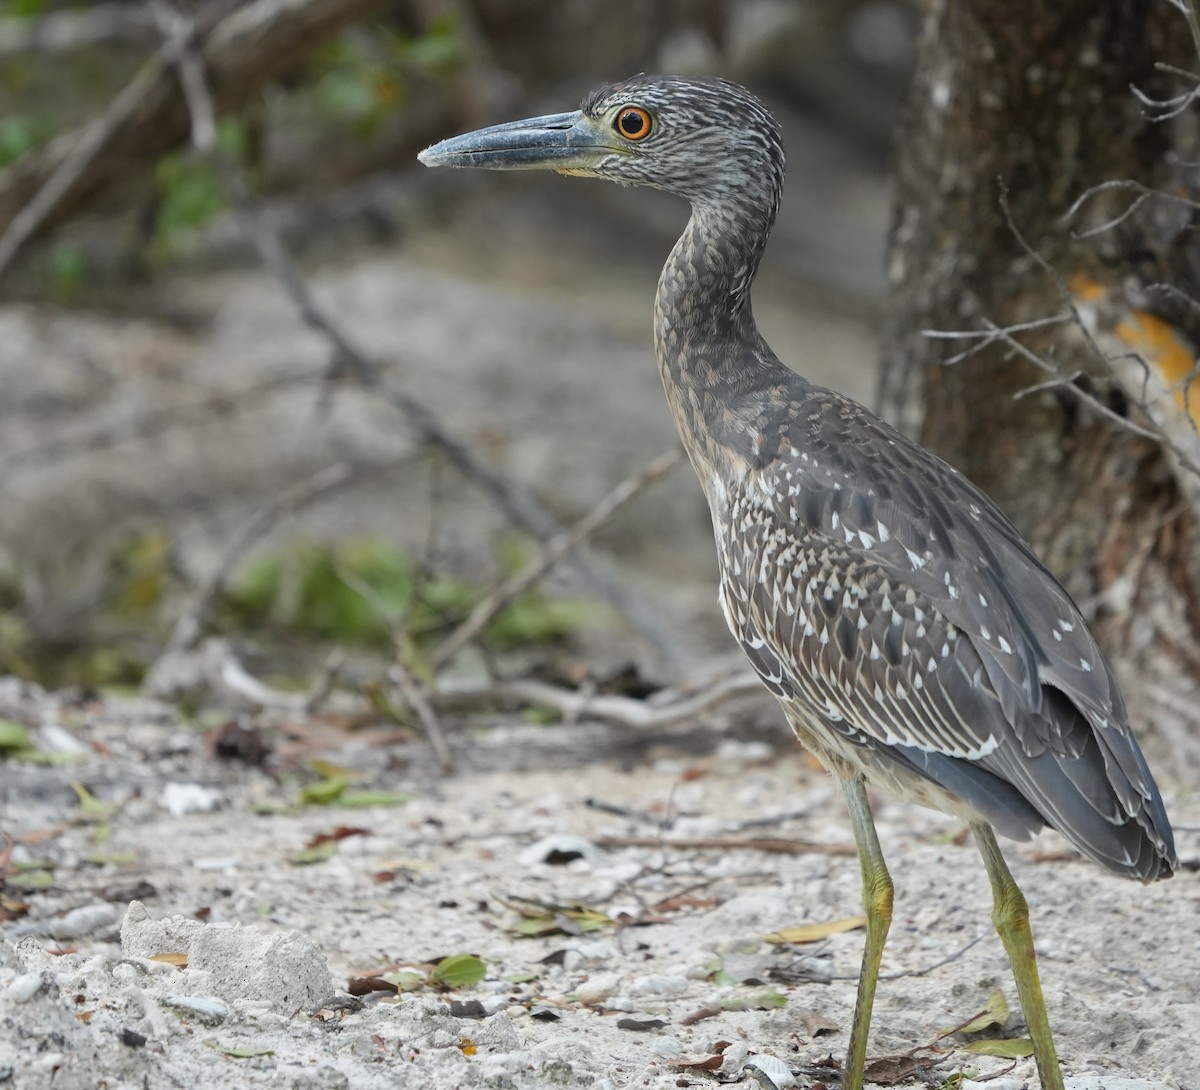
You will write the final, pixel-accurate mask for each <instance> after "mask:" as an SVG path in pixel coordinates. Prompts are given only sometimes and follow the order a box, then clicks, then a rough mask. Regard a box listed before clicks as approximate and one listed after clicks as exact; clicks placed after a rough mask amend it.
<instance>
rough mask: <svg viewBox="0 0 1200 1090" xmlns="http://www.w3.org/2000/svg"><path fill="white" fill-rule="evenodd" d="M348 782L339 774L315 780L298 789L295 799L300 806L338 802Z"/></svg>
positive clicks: (327, 804)
mask: <svg viewBox="0 0 1200 1090" xmlns="http://www.w3.org/2000/svg"><path fill="white" fill-rule="evenodd" d="M349 786H350V784H349V782H348V781H346V780H344V779H342V778H341V777H340V776H338V777H335V778H333V779H328V780H317V782H316V783H310V784H306V785H305V786H304V787H302V788H301V789H300V794H299V796H298V799H297V801H298V802H299V803H300V805H302V806H329V805H330V804H331V803H335V802H338V801H339V800H340V799H341V797H342V795H343V794H345V791H346V788H347V787H349Z"/></svg>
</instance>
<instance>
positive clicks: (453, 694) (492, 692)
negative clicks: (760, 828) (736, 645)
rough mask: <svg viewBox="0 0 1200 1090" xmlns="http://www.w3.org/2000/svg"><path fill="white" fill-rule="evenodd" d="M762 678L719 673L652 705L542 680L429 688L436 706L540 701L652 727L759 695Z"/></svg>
mask: <svg viewBox="0 0 1200 1090" xmlns="http://www.w3.org/2000/svg"><path fill="white" fill-rule="evenodd" d="M762 691H763V688H762V682H761V681H759V679H758V676H757V675H756V674H754V673H752V672H751V671H748V670H747V671H742V672H739V673H737V674H731V675H729V676H728V677H724V678H721V679H720V680H719V681H716V682H714V683H713V684H712V685H709V686H708V687H707V688H705V689H702V690H700V691H699V692H697V693H695V694H694V695H693V696H690V697H684V698H682V699H680V700H675V701H672V702H671V703H670V704H664V705H659V706H652V705H650V704H647V703H645V702H644V701H641V700H634V699H632V698H631V697H627V696H613V695H610V694H593V693H589V694H580V693H578V692H575V691H572V690H570V689H562V688H559V687H558V686H557V685H547V684H546V683H545V682H541V681H528V680H523V681H501V682H496V683H494V684H488V685H483V686H456V685H454V684H453V683H452V682H446V681H443V682H442V683H441V684H440V686H439V688H438V689H437V690H436V691H435V692H434V693H433V696H432V700H433V702H434V704H435V706H437V707H439V708H445V709H452V708H464V707H478V706H479V705H481V704H509V705H513V704H517V705H519V704H541V705H544V706H546V707H549V708H554V709H555V710H557V711H559V712H561V713H562V714H563V715H564V716H567V717H570V716H576V717H580V718H584V717H590V718H592V719H601V720H604V721H606V722H609V723H616V724H618V725H620V726H626V727H637V728H639V729H642V730H653V729H658V728H660V727H665V726H669V725H671V724H673V723H679V722H681V721H683V720H686V719H694V718H695V717H696V716H697V715H701V714H702V713H704V712H706V711H711V710H712V709H713V708H716V707H718V706H719V705H721V704H723V703H725V702H726V701H729V700H733V699H736V698H738V697H743V696H752V695H758V694H759V693H761V692H762Z"/></svg>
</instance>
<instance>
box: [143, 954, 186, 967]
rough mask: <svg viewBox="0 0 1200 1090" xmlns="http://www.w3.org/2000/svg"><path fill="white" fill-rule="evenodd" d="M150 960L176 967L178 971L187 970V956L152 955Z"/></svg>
mask: <svg viewBox="0 0 1200 1090" xmlns="http://www.w3.org/2000/svg"><path fill="white" fill-rule="evenodd" d="M148 960H150V961H161V962H163V963H164V964H166V965H174V966H175V967H176V968H177V969H186V968H187V964H188V956H187V954H151V955H150V957H149V959H148Z"/></svg>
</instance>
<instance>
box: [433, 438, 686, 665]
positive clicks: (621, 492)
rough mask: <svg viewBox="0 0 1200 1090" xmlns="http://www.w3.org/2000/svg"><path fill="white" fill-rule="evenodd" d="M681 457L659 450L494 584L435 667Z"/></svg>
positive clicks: (437, 655)
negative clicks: (501, 580)
mask: <svg viewBox="0 0 1200 1090" xmlns="http://www.w3.org/2000/svg"><path fill="white" fill-rule="evenodd" d="M682 460H683V452H682V451H681V450H680V449H679V448H678V447H675V448H673V449H671V450H669V451H666V452H665V453H664V454H660V455H659V456H658V457H657V458H655V459H654V460H653V461H651V462H649V463H647V464H646V466H644V467H643V468H642V469H641V470H639V471H638V472H637V473H635V474H634V475H633V476H631V477H627V478H626V479H625V480H623V481H622V482H621V483H620V484H618V485H617V486H616V488H614V489H612V491H611V492H609V493H608V494H607V495H606V496H604V497H603V498H602V499H601V500H600V501H599V502H598V503H597V504H596V505H595V506H594V507H593V508H592V509H591V510H590V511H589V512H588V513H587V514H586V515H584V516H583V518H581V519H579V521H578V522H576V523H575V524H574V525H572V526H571V527H569V528H568V529H566V530H563V531H562V532H561V533H560V534H558V535H557V536H555V537H553V538H551V539H550V540H549V541H548V542H546V545H545V547H544V548H543V549H542V551H541V553H540V555H538V556H537V557H535V558H534V559H533V560H532V561H531V562H530V563H529V564H527V565H526V566H525V567H524V568H523V569H522V570H521V571H519V572H517V573H516V574H515V575H512V576H510V577H509V578H508V579H505V580H504V581H503V582H501V583H500V584H499V585H498V586H496V587H495V588H494V589H493V590H492V591H491V593H490V594H488V596H487V597H486V598H484V600H483V601H482V602H480V603H479V605H477V606H476V607H475V608H474V609H473V610H472V611H471V615H470V616H469V617H468V618H467V619H466V620H465V621H463V622H462V624H460V625H459V626H458V627H457V628H456V629H455V630H454V631H453V632H451V633H450V635H449V636H447V637H446V638H445V639H444V640H443V641H442V642H441V643H440V644H438V645H437V647H435V648H434V649H433V651H432V653H431V654H430V656H429V665H430V668H431V669H432V670H434V671H436V670H437V669H439V668H440V667H441V666H444V665H445V664H446V663H447V662H449V661H450V660H451V659H452V658H453V657H454V656H455V655H456V654H457V653H458V652H459V651H461V650H462V648H463V647H465V646H466V644H468V643H469V642H470V641H471V640H473V639H475V638H476V637H477V636H478V635H479V634H480V633H481V632H482V631H483V630H484V629H485V628H487V626H488V625H489V624H490V623H491V622H492V621H493V620H494V619H495V618H496V615H497V614H499V613H500V612H501V611H502V610H503V609H504V608H505V607H506V606H508V605H510V604H511V603H512V602H513V601H514V600H515V599H517V598H519V597H520V596H521V595H522V594H524V593H525V592H526V591H527V590H529V588H530V587H532V586H533V585H534V584H535V583H537V582H538V581H539V580H540V579H542V577H543V576H545V575H546V573H547V572H548V571H550V569H551V568H553V567H554V566H555V565H556V564H558V563H559V562H560V561H562V560H564V559H565V558H566V557H568V556H569V555H570V554H571V553H572V552H573V551H574V550H575V549H578V548H579V546H580V545H582V544H583V543H584V542H585V541H586V540H587V539H588V538H590V537H591V536H592V535H593V534H594V533H595V532H596V531H597V530H599V529H600V527H601V526H603V525H604V524H605V523H606V522H607V521H608V520H609V519H610V518H611V517H612V516H613V515H614V514H615V513H616V512H617V511H619V510H620V509H621V508H622V507H623V506H625V504H627V503H628V502H629V501H630V500H631V499H633V498H634V496H636V495H638V493H640V492H642V491H643V490H645V489H646V488H648V487H649V486H650V485H652V484H653V483H654V482H655V481H658V480H661V479H662V478H663V477H664V476H666V475H667V474H668V473H670V472H671V470H673V469H674V468H675V467H676V466H677V465H679V464H680V462H681V461H682Z"/></svg>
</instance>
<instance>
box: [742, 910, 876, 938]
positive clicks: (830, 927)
mask: <svg viewBox="0 0 1200 1090" xmlns="http://www.w3.org/2000/svg"><path fill="white" fill-rule="evenodd" d="M866 926H867V918H866V916H850V917H848V918H846V919H844V920H826V921H825V922H824V923H806V924H800V925H798V926H796V927H785V928H783V929H782V930H781V931H773V932H772V933H771V934H769V935H764V936H763V939H764V940H765V941H766V942H775V943H784V942H786V943H794V944H800V943H806V942H819V941H820V940H821V939H827V938H829V936H830V935H838V934H840V933H841V932H843V931H855V930H857V929H858V928H860V927H866Z"/></svg>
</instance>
